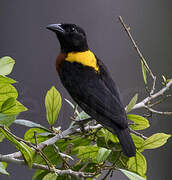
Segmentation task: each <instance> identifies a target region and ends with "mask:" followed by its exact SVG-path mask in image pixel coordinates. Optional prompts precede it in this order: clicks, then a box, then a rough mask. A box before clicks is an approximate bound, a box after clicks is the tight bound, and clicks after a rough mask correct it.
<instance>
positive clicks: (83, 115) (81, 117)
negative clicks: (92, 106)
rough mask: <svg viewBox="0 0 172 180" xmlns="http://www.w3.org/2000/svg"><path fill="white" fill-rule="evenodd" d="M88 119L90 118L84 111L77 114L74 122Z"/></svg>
mask: <svg viewBox="0 0 172 180" xmlns="http://www.w3.org/2000/svg"><path fill="white" fill-rule="evenodd" d="M88 118H90V116H89V115H88V114H87V113H86V112H84V111H81V112H80V113H79V114H78V116H77V117H76V120H79V121H80V120H83V119H88Z"/></svg>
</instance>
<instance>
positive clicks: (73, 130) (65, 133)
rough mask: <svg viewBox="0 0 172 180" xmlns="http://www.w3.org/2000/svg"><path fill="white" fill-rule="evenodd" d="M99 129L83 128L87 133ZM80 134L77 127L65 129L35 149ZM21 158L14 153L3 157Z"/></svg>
mask: <svg viewBox="0 0 172 180" xmlns="http://www.w3.org/2000/svg"><path fill="white" fill-rule="evenodd" d="M100 128H102V125H101V124H97V125H95V126H90V125H87V126H86V127H84V131H85V132H88V131H90V130H93V129H100ZM81 132H82V130H81V128H80V126H78V125H76V126H73V127H72V128H69V129H66V130H65V131H63V132H62V133H61V134H57V135H55V136H54V137H52V138H50V139H48V140H46V141H44V142H41V143H39V144H38V145H37V149H39V150H43V149H44V148H45V147H47V146H50V145H53V144H55V143H56V142H57V141H58V140H59V139H63V138H65V137H66V136H70V135H72V134H75V133H81ZM21 156H22V154H21V153H20V152H14V153H11V154H7V155H4V157H8V158H20V157H21Z"/></svg>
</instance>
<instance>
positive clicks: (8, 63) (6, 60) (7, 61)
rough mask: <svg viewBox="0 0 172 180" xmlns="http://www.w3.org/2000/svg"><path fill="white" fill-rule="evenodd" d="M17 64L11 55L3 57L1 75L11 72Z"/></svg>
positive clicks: (0, 62) (0, 68) (0, 67)
mask: <svg viewBox="0 0 172 180" xmlns="http://www.w3.org/2000/svg"><path fill="white" fill-rule="evenodd" d="M14 64H15V61H14V59H12V58H11V57H9V56H5V57H2V58H1V59H0V75H8V74H10V73H11V71H12V69H13V66H14Z"/></svg>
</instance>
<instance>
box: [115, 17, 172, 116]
mask: <svg viewBox="0 0 172 180" xmlns="http://www.w3.org/2000/svg"><path fill="white" fill-rule="evenodd" d="M118 19H119V22H120V23H121V24H122V26H123V28H124V30H125V31H126V33H127V35H128V37H129V38H130V40H131V42H132V44H133V46H134V48H135V50H136V52H137V54H138V56H139V58H140V59H141V61H142V63H143V64H144V66H145V68H146V70H147V71H148V72H149V74H150V76H151V77H152V79H153V85H152V89H151V91H150V96H149V97H147V98H145V99H144V100H142V101H141V102H140V103H137V104H136V105H135V106H134V107H133V110H134V109H138V108H147V109H149V110H150V111H151V112H154V113H158V114H166V115H171V112H160V111H156V110H153V109H151V108H148V107H147V105H146V104H147V103H148V102H150V101H151V100H153V99H155V98H156V97H158V96H161V95H163V94H164V93H165V91H167V90H168V89H169V87H170V86H171V85H172V80H171V81H169V82H168V83H167V84H166V86H165V87H164V88H162V89H161V90H160V91H159V92H157V93H155V94H154V91H155V83H156V76H154V74H153V73H152V71H151V69H150V68H149V66H148V64H147V62H146V60H145V58H144V56H143V54H142V53H141V51H140V49H139V48H138V46H137V44H136V42H135V40H134V38H133V37H132V35H131V33H130V28H129V27H128V26H127V25H126V24H125V23H124V20H123V19H122V17H121V16H119V17H118Z"/></svg>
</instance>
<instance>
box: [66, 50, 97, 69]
mask: <svg viewBox="0 0 172 180" xmlns="http://www.w3.org/2000/svg"><path fill="white" fill-rule="evenodd" d="M65 60H66V61H68V62H70V63H74V62H75V63H80V64H82V65H83V66H88V67H92V68H93V69H94V70H95V71H99V67H98V65H97V60H96V57H95V55H94V54H93V53H92V52H91V51H90V50H88V51H84V52H71V53H68V54H67V56H66V58H65Z"/></svg>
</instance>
